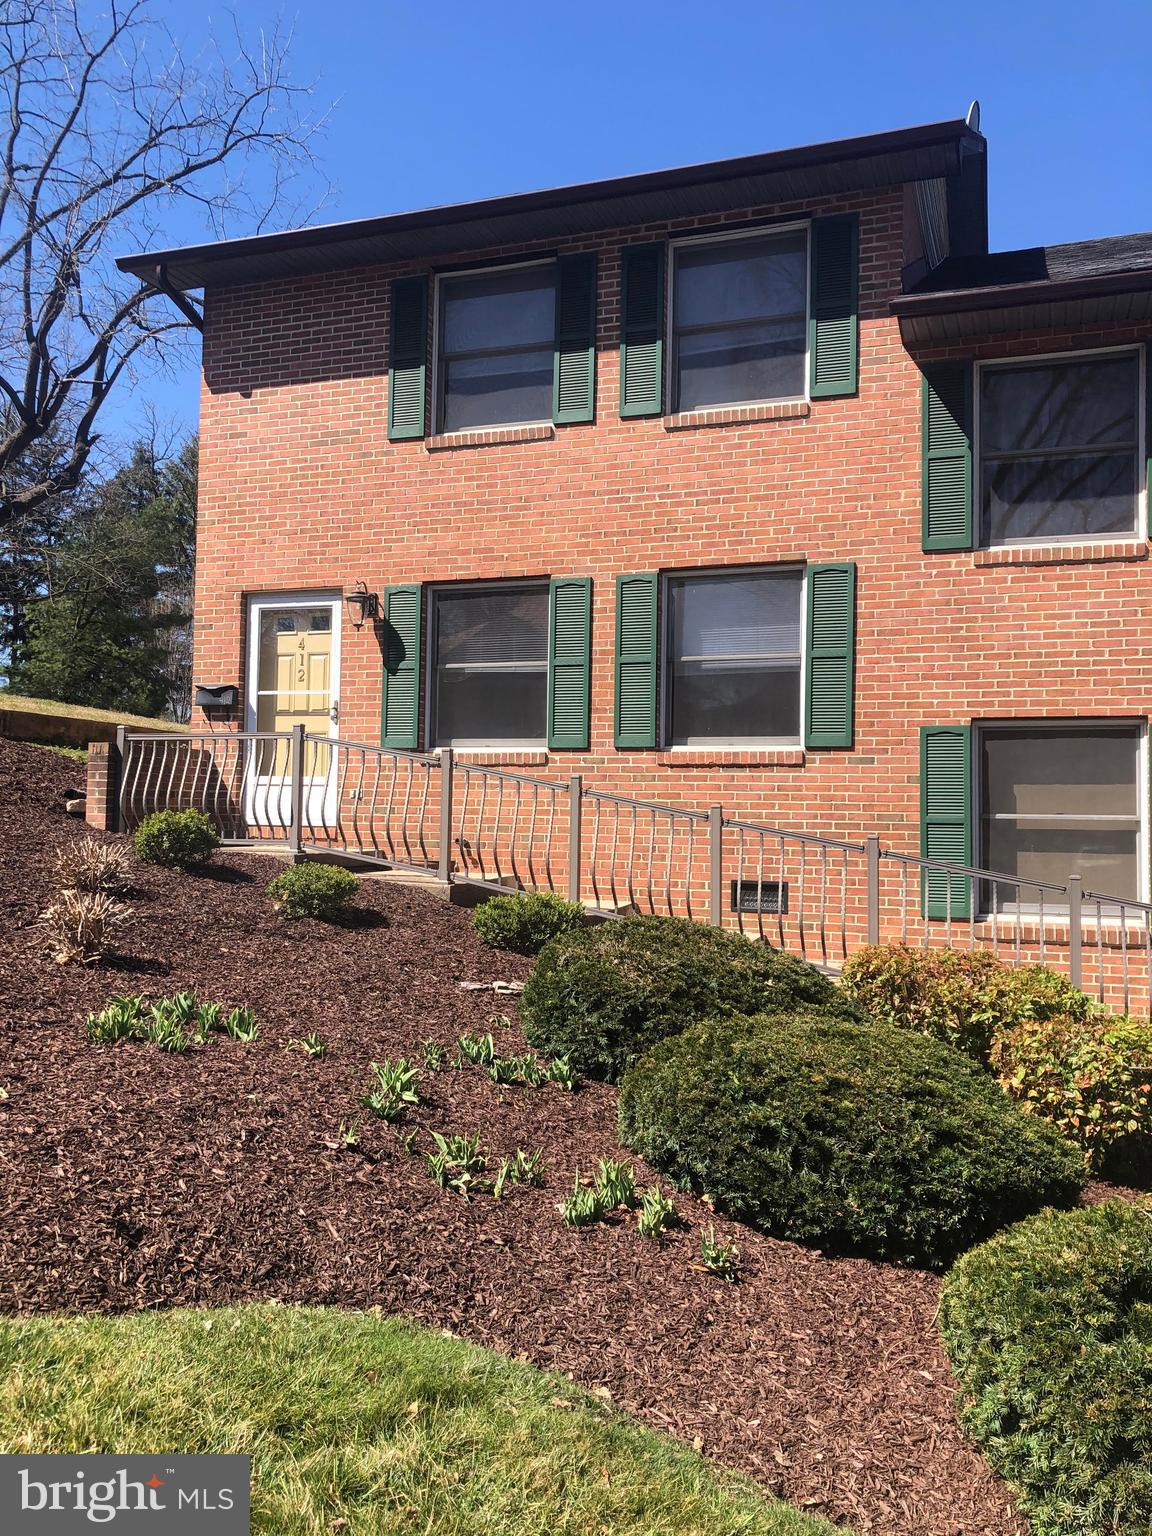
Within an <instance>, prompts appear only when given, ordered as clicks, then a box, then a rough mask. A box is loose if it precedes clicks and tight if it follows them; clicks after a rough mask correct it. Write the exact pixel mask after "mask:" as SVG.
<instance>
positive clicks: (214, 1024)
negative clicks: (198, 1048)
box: [192, 1003, 223, 1045]
mask: <svg viewBox="0 0 1152 1536" xmlns="http://www.w3.org/2000/svg"><path fill="white" fill-rule="evenodd" d="M222 1011H223V1010H222V1008H221V1005H220V1004H219V1003H201V1004H200V1011H199V1012H198V1013H197V1015H196V1032H195V1034H194V1035H193V1037H192V1038H193V1039H194V1040H195V1041H196V1044H197V1045H206V1044H207V1043H208V1039H209V1037H210V1036H211V1034H212V1031H213V1030H215V1029H219V1028H220V1014H221V1012H222Z"/></svg>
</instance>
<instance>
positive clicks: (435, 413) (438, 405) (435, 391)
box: [432, 256, 559, 436]
mask: <svg viewBox="0 0 1152 1536" xmlns="http://www.w3.org/2000/svg"><path fill="white" fill-rule="evenodd" d="M532 267H552V268H553V270H554V271H556V273H557V281H559V264H558V263H557V261H556V258H555V257H554V256H544V257H539V258H537V259H533V260H530V261H504V262H501V263H500V264H499V265H498V266H480V267H466V268H464V269H462V270H461V271H459V272H437V273H436V274H435V276H434V278H433V282H432V430H433V435H434V436H443V435H446V436H455V435H456V434H457V433H464V432H504V431H508V430H513V429H515V428H517V427H541V426H551V425H552V416H551V413H549V414H548V415H547V416H540V417H537V418H536V419H535V420H533V421H492V422H488V423H486V424H485V425H484V426H482V427H453V428H452V429H451V431H449V430H448V429H447V428H446V427H445V426H444V423H443V402H442V401H441V399H440V383H441V374H442V371H443V360H442V358H441V355H440V343H441V340H442V333H443V326H444V322H443V314H442V312H443V293H444V289H445V287H447V286H449V285H451V284H452V283H454V282H456V281H457V280H458V279H460V278H466V277H494V276H495V275H496V273H498V272H513V271H517V272H527V271H528V270H529V269H530V268H532ZM552 351H553V354H555V351H556V323H555V320H553V323H552Z"/></svg>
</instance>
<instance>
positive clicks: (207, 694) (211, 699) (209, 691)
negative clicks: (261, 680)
mask: <svg viewBox="0 0 1152 1536" xmlns="http://www.w3.org/2000/svg"><path fill="white" fill-rule="evenodd" d="M238 692H239V690H238V689H237V687H236V684H235V683H199V684H197V687H196V707H197V709H235V708H236V698H237V695H238Z"/></svg>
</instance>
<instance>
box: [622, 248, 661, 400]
mask: <svg viewBox="0 0 1152 1536" xmlns="http://www.w3.org/2000/svg"><path fill="white" fill-rule="evenodd" d="M620 260H621V266H622V272H621V279H620V287H621V293H620V307H621V320H620V414H621V416H659V415H660V413H661V411H662V410H663V408H664V242H663V241H659V242H657V243H656V244H655V245H628V246H625V247H624V250H623V251H622V252H621V257H620Z"/></svg>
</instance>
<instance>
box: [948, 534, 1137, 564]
mask: <svg viewBox="0 0 1152 1536" xmlns="http://www.w3.org/2000/svg"><path fill="white" fill-rule="evenodd" d="M1147 558H1148V545H1147V544H1146V542H1145V541H1144V540H1143V539H1115V540H1102V541H1100V542H1098V543H1092V542H1090V541H1087V540H1086V541H1085V542H1084V543H1083V544H1081V543H1076V544H1001V545H998V546H997V547H996V548H995V549H978V550H976V552H975V553H974V555H973V556H972V564H973V565H976V566H985V565H1073V564H1078V563H1080V562H1083V561H1106V560H1126V561H1133V560H1147Z"/></svg>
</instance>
